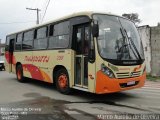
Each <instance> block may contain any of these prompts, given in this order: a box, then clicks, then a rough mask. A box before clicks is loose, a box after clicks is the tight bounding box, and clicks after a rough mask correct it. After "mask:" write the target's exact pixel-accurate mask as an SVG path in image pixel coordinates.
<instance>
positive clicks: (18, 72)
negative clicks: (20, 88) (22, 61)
mask: <svg viewBox="0 0 160 120" xmlns="http://www.w3.org/2000/svg"><path fill="white" fill-rule="evenodd" d="M17 77H18V80H20V79H21V71H20V70H17Z"/></svg>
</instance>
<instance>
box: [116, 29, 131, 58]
mask: <svg viewBox="0 0 160 120" xmlns="http://www.w3.org/2000/svg"><path fill="white" fill-rule="evenodd" d="M120 32H121V34H122V37H123V42H122V46H121V47H118V46H119V45H118V43H117V48H118V51H117V54H118V53H120V55H119V57H118V58H119V59H122V57H123V55H124V54H123V53H124V51H125V52H127V51H128V52H127V53H128V56H129V58H130V59H131V55H130V52H129V48H128V50H127V47H128V46H129V44H128V43H126V41H125V39H126V37H125V35H124V33H123V30H122V28H120Z"/></svg>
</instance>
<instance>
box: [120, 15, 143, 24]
mask: <svg viewBox="0 0 160 120" xmlns="http://www.w3.org/2000/svg"><path fill="white" fill-rule="evenodd" d="M122 16H123V17H126V18H128V19H130V20H132V21H133V22H134V23H135V24H139V23H140V22H141V20H140V19H139V18H138V17H139V15H138V13H130V14H126V13H124V14H122Z"/></svg>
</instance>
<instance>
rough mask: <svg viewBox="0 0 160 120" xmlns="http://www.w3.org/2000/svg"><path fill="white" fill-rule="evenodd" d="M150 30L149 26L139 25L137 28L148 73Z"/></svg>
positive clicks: (149, 70)
mask: <svg viewBox="0 0 160 120" xmlns="http://www.w3.org/2000/svg"><path fill="white" fill-rule="evenodd" d="M150 30H151V28H150V27H149V26H141V27H139V28H138V31H139V35H140V37H141V40H142V44H143V49H144V55H145V62H146V71H147V73H148V74H150V73H151V47H150V46H151V42H150V38H151V35H150Z"/></svg>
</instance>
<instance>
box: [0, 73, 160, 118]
mask: <svg viewBox="0 0 160 120" xmlns="http://www.w3.org/2000/svg"><path fill="white" fill-rule="evenodd" d="M0 112H1V113H0V120H1V119H3V120H4V119H5V118H7V117H12V118H14V119H15V120H18V119H20V120H21V119H24V120H28V119H36V120H37V119H41V120H47V119H49V120H52V119H57V120H64V119H65V120H66V119H68V120H72V119H78V120H85V119H86V120H92V119H107V117H108V116H102V115H132V117H133V115H135V114H138V115H149V114H151V115H152V114H159V115H160V82H156V83H155V82H146V85H145V87H143V88H140V89H135V90H130V91H124V92H119V93H114V94H106V95H95V94H91V93H86V92H81V91H76V90H75V91H74V92H73V93H72V94H71V95H63V94H61V93H59V92H58V91H57V90H56V89H55V87H54V86H53V85H50V84H46V83H43V82H38V81H31V80H29V82H27V83H19V82H18V81H17V80H16V76H15V75H14V74H9V73H7V72H4V71H0ZM37 114H38V115H37ZM100 115H101V116H100ZM24 116H25V117H24ZM102 117H103V118H102ZM112 117H113V116H111V118H112ZM134 117H135V116H134ZM147 117H148V116H147ZM158 118H159V119H160V116H158ZM158 118H156V119H158ZM117 119H118V118H117ZM137 119H138V117H137Z"/></svg>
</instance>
